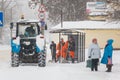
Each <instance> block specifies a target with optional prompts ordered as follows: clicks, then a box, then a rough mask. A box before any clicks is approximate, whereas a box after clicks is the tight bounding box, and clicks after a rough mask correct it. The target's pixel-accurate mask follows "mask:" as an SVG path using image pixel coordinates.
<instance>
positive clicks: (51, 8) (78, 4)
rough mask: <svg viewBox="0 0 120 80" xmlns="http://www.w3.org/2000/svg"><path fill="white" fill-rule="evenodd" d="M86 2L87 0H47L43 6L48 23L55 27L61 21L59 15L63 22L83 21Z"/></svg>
mask: <svg viewBox="0 0 120 80" xmlns="http://www.w3.org/2000/svg"><path fill="white" fill-rule="evenodd" d="M86 2H87V0H47V2H46V4H45V6H46V7H47V10H48V13H49V15H48V16H49V20H50V22H52V24H53V25H56V24H58V23H59V22H60V21H61V14H62V18H63V21H79V20H84V19H85V11H86ZM61 10H62V13H61Z"/></svg>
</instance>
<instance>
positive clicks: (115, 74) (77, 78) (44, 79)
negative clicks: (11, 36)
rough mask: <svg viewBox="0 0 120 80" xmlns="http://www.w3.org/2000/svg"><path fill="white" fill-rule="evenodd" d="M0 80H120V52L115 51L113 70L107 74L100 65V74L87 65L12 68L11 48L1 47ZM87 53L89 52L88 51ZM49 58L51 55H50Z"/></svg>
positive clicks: (103, 66) (54, 64)
mask: <svg viewBox="0 0 120 80" xmlns="http://www.w3.org/2000/svg"><path fill="white" fill-rule="evenodd" d="M0 49H2V50H0V80H25V79H26V80H120V75H119V74H120V58H119V56H120V51H114V55H113V63H114V66H113V70H112V72H111V73H106V72H105V70H106V69H105V65H103V64H100V66H99V71H98V72H91V71H90V69H89V68H86V67H85V66H86V63H85V62H83V63H75V64H59V63H48V62H47V66H46V67H44V68H41V67H38V66H35V65H33V66H27V65H26V66H19V67H16V68H12V67H11V66H10V48H9V47H8V46H2V47H0ZM86 52H87V51H86ZM48 56H49V55H48Z"/></svg>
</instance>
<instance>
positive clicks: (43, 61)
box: [38, 52, 46, 67]
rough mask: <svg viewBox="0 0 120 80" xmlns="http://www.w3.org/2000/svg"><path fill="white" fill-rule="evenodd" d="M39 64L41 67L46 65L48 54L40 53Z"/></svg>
mask: <svg viewBox="0 0 120 80" xmlns="http://www.w3.org/2000/svg"><path fill="white" fill-rule="evenodd" d="M38 66H39V67H45V66H46V54H45V53H44V52H40V53H38Z"/></svg>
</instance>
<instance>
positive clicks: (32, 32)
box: [18, 24, 38, 38]
mask: <svg viewBox="0 0 120 80" xmlns="http://www.w3.org/2000/svg"><path fill="white" fill-rule="evenodd" d="M37 34H38V31H37V25H36V24H28V25H20V26H19V29H18V35H19V36H20V37H21V38H26V37H36V35H37Z"/></svg>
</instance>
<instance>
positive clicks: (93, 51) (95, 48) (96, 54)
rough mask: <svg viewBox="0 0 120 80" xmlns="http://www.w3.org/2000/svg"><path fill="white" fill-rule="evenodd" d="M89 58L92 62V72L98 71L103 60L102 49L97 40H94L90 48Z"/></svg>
mask: <svg viewBox="0 0 120 80" xmlns="http://www.w3.org/2000/svg"><path fill="white" fill-rule="evenodd" d="M88 58H90V59H91V60H92V65H91V71H94V69H95V71H98V62H99V58H101V52H100V47H99V45H98V43H97V39H96V38H94V39H93V40H92V44H91V45H90V46H89V48H88Z"/></svg>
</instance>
